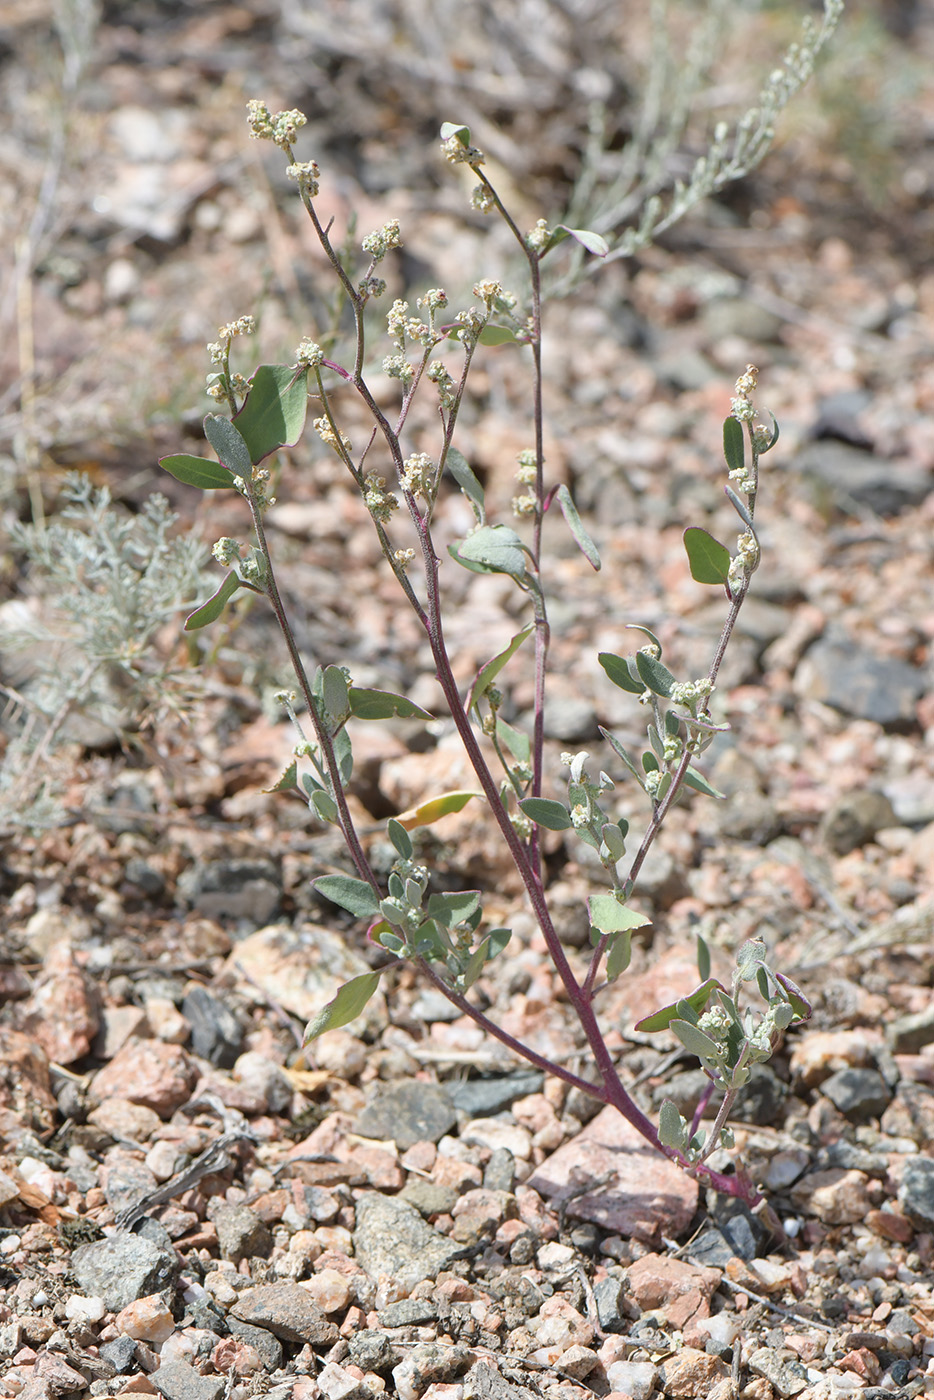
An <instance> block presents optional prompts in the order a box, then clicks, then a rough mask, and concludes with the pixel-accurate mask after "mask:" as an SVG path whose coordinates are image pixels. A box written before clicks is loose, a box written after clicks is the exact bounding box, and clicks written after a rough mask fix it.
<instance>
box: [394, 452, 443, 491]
mask: <svg viewBox="0 0 934 1400" xmlns="http://www.w3.org/2000/svg"><path fill="white" fill-rule="evenodd" d="M402 465H403V469H404V470H403V472H402V476H401V477H400V484H401V486H402V489H403V490H404V491H408V493H409V495H410V496H422V497H423V498H424V499H425V500H426V501H430V500H431V498H432V494H433V491H434V482H435V465H434V462H432V460H431V458H430V457H429V455H428V453H427V452H414V453H413V454H412V456H411V457H406V459H405V461H404V462H403V464H402Z"/></svg>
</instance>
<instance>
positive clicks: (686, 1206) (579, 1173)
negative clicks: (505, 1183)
mask: <svg viewBox="0 0 934 1400" xmlns="http://www.w3.org/2000/svg"><path fill="white" fill-rule="evenodd" d="M606 1178H608V1179H606ZM588 1181H593V1182H597V1181H599V1182H600V1183H601V1184H600V1185H599V1186H597V1185H595V1186H594V1187H593V1190H592V1191H586V1192H584V1194H583V1195H575V1194H574V1193H575V1192H577V1191H579V1190H580V1188H581V1186H585V1185H586V1184H587V1182H588ZM527 1184H528V1185H529V1186H532V1187H534V1188H535V1190H536V1191H539V1192H540V1193H541V1194H542V1195H543V1196H547V1197H548V1198H549V1199H550V1200H551V1201H553V1202H554V1203H555V1204H560V1203H561V1202H562V1201H564V1200H567V1201H568V1207H567V1213H568V1215H570V1216H574V1217H575V1218H576V1219H578V1220H592V1221H593V1222H594V1223H595V1224H597V1225H600V1226H601V1227H602V1228H603V1229H604V1230H612V1231H614V1232H616V1233H618V1234H620V1235H627V1236H634V1237H635V1238H636V1239H640V1240H645V1241H646V1242H647V1243H651V1242H652V1241H655V1240H657V1239H658V1237H659V1235H678V1234H680V1233H681V1231H682V1230H684V1229H686V1228H687V1226H688V1225H689V1224H690V1221H691V1218H692V1217H693V1215H694V1212H695V1210H696V1209H697V1194H698V1187H697V1182H696V1181H692V1180H691V1178H690V1177H689V1176H687V1175H686V1174H685V1173H684V1172H683V1171H681V1169H680V1168H679V1167H676V1166H675V1164H674V1163H673V1162H670V1161H668V1159H667V1158H666V1157H663V1156H661V1154H660V1153H658V1152H656V1151H654V1150H653V1148H651V1147H650V1146H649V1144H648V1143H647V1142H646V1141H645V1139H644V1138H643V1137H642V1136H641V1135H640V1134H639V1133H637V1132H636V1130H635V1128H633V1127H632V1126H631V1125H630V1124H629V1123H627V1122H626V1119H625V1118H623V1116H622V1114H620V1113H617V1111H616V1109H615V1108H611V1107H609V1106H607V1107H606V1108H604V1109H601V1111H600V1112H599V1113H598V1114H597V1116H596V1118H594V1119H593V1120H592V1121H591V1122H590V1123H588V1124H587V1126H586V1128H584V1129H583V1131H582V1132H580V1133H578V1134H577V1136H576V1137H575V1138H572V1139H571V1141H570V1142H567V1143H565V1144H564V1146H563V1147H559V1149H558V1151H557V1152H555V1153H554V1154H553V1155H552V1156H551V1157H548V1158H546V1159H545V1161H544V1162H543V1163H542V1164H541V1166H540V1167H538V1168H537V1169H536V1171H535V1172H534V1174H533V1175H532V1176H531V1177H530V1178H529V1181H528V1183H527ZM520 1214H521V1206H520Z"/></svg>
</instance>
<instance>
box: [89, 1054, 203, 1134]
mask: <svg viewBox="0 0 934 1400" xmlns="http://www.w3.org/2000/svg"><path fill="white" fill-rule="evenodd" d="M197 1077H198V1074H197V1070H196V1068H195V1066H194V1064H193V1063H192V1060H191V1058H190V1057H189V1055H188V1054H187V1053H186V1052H185V1051H184V1050H183V1049H182V1047H181V1046H180V1045H168V1044H166V1043H165V1042H164V1041H161V1040H138V1039H136V1037H134V1036H131V1037H130V1039H129V1040H128V1041H127V1042H126V1044H125V1045H124V1046H123V1048H122V1049H121V1050H118V1051H117V1053H116V1055H115V1056H114V1058H113V1059H112V1060H111V1062H110V1064H109V1065H105V1066H104V1068H103V1069H102V1070H100V1071H99V1073H97V1074H96V1075H95V1076H94V1078H93V1080H92V1081H91V1089H90V1097H91V1098H92V1099H93V1101H94V1102H95V1103H103V1102H104V1100H105V1099H110V1098H120V1099H129V1100H130V1101H131V1102H132V1103H141V1104H143V1105H144V1106H145V1107H146V1108H151V1109H152V1111H153V1112H154V1113H158V1114H159V1117H160V1118H168V1117H169V1116H170V1115H171V1114H172V1113H174V1112H175V1110H176V1109H177V1108H181V1106H182V1104H183V1103H187V1102H188V1099H189V1098H190V1096H191V1091H192V1089H193V1088H194V1086H195V1082H196V1080H197Z"/></svg>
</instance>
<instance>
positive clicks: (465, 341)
mask: <svg viewBox="0 0 934 1400" xmlns="http://www.w3.org/2000/svg"><path fill="white" fill-rule="evenodd" d="M454 320H455V321H456V322H457V324H458V325H459V326H460V327H461V329H460V330H459V331H458V332H457V338H458V340H459V341H460V342H461V344H462V345H474V344H475V343H476V341H477V339H478V337H479V335H480V332H481V331H482V330H483V327H484V326H485V325H486V317H485V316H481V315H480V312H479V311H478V310H477V308H476V307H475V306H471V307H470V308H469V309H468V310H467V311H458V313H457V315H456V316H455V317H454Z"/></svg>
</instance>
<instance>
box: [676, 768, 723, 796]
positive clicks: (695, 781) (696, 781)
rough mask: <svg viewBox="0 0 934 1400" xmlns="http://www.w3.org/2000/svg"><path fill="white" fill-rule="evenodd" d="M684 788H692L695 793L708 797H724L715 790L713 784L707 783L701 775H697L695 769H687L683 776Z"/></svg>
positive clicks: (717, 789)
mask: <svg viewBox="0 0 934 1400" xmlns="http://www.w3.org/2000/svg"><path fill="white" fill-rule="evenodd" d="M684 786H685V787H689V788H693V789H694V791H695V792H703V793H706V795H707V796H708V797H720V798H722V797H725V796H726V794H725V793H722V792H721V791H720V790H719V788H715V787H714V785H713V783H708V781H707V779H706V778H705V777H704V775H703V773H698V771H697V769H696V768H689V769H688V770H687V772H686V773H685V775H684Z"/></svg>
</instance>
